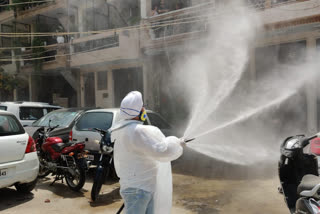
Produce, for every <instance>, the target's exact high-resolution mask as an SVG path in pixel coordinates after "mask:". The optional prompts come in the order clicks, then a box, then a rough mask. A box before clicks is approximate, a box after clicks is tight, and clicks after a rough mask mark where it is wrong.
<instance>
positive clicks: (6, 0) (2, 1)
mask: <svg viewBox="0 0 320 214" xmlns="http://www.w3.org/2000/svg"><path fill="white" fill-rule="evenodd" d="M9 3H10V1H9V0H0V6H1V7H0V13H1V12H3V11H8V10H10V7H9V6H4V5H8V4H9Z"/></svg>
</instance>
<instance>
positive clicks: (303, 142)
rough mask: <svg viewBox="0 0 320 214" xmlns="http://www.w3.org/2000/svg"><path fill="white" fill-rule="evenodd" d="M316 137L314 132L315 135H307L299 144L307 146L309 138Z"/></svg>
mask: <svg viewBox="0 0 320 214" xmlns="http://www.w3.org/2000/svg"><path fill="white" fill-rule="evenodd" d="M316 137H318V134H316V135H313V136H311V137H307V138H304V139H303V140H302V142H301V146H302V147H305V146H307V145H308V144H309V143H310V142H309V141H310V140H313V139H314V138H316Z"/></svg>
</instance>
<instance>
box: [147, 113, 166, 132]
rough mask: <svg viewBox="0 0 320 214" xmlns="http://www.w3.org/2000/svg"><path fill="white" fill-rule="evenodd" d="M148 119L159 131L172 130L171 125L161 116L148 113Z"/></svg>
mask: <svg viewBox="0 0 320 214" xmlns="http://www.w3.org/2000/svg"><path fill="white" fill-rule="evenodd" d="M148 118H149V120H150V123H151V124H152V125H153V126H156V127H158V128H159V129H170V128H171V127H170V125H169V124H168V123H167V122H166V121H165V120H164V119H163V118H162V117H161V116H159V115H157V114H154V113H148Z"/></svg>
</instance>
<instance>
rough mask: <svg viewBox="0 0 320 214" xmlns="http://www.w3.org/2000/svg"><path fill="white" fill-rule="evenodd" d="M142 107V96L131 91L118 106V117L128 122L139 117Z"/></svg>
mask: <svg viewBox="0 0 320 214" xmlns="http://www.w3.org/2000/svg"><path fill="white" fill-rule="evenodd" d="M142 107H143V101H142V95H141V93H140V92H139V91H131V92H130V93H129V94H127V96H125V98H123V100H122V101H121V105H120V116H121V119H123V120H130V119H133V118H135V117H137V116H139V115H140V111H141V108H142Z"/></svg>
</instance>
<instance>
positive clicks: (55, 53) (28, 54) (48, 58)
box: [22, 44, 68, 65]
mask: <svg viewBox="0 0 320 214" xmlns="http://www.w3.org/2000/svg"><path fill="white" fill-rule="evenodd" d="M67 53H68V51H67V48H66V44H58V45H52V46H48V47H45V48H41V49H40V50H39V51H37V52H35V51H34V50H32V49H27V50H25V51H24V52H23V54H22V58H24V59H26V60H24V65H32V64H34V63H39V61H40V63H44V64H45V63H47V62H54V61H57V60H58V59H59V58H61V57H62V56H67V55H68V54H67ZM37 58H38V60H39V61H37Z"/></svg>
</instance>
